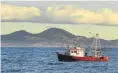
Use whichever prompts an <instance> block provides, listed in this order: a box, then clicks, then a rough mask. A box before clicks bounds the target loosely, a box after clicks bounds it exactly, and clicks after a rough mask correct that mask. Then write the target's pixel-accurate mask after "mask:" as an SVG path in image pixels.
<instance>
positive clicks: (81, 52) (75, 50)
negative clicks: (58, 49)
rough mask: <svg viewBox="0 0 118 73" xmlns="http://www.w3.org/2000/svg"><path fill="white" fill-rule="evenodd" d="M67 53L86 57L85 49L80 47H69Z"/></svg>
mask: <svg viewBox="0 0 118 73" xmlns="http://www.w3.org/2000/svg"><path fill="white" fill-rule="evenodd" d="M67 53H68V54H69V55H70V56H79V57H84V49H83V48H80V47H69V49H68V51H67Z"/></svg>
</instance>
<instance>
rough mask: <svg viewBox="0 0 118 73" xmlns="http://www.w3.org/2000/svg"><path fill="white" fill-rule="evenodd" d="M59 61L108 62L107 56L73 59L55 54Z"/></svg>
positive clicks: (73, 57)
mask: <svg viewBox="0 0 118 73" xmlns="http://www.w3.org/2000/svg"><path fill="white" fill-rule="evenodd" d="M57 56H58V60H59V61H104V62H107V61H108V57H107V56H103V57H92V56H84V57H75V56H68V55H63V54H59V53H57Z"/></svg>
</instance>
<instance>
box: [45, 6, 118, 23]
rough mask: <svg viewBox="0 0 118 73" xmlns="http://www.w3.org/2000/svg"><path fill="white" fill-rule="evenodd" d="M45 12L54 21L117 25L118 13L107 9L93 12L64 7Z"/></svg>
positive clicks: (52, 8) (51, 8)
mask: <svg viewBox="0 0 118 73" xmlns="http://www.w3.org/2000/svg"><path fill="white" fill-rule="evenodd" d="M47 12H48V15H50V16H51V17H53V18H54V19H56V20H71V21H72V22H74V23H86V24H113V25H118V12H113V11H112V10H110V9H108V8H103V9H101V10H98V11H96V12H95V11H90V10H85V9H81V8H78V9H77V8H74V7H73V6H71V5H66V6H62V7H48V9H47Z"/></svg>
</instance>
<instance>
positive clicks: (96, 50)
mask: <svg viewBox="0 0 118 73" xmlns="http://www.w3.org/2000/svg"><path fill="white" fill-rule="evenodd" d="M90 34H91V32H90ZM91 35H92V34H91ZM92 36H93V35H92ZM98 36H99V34H98V33H96V34H95V35H94V36H93V42H92V46H91V47H92V48H91V55H92V56H95V57H98V56H101V45H100V39H99V38H98Z"/></svg>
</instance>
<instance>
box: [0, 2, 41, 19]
mask: <svg viewBox="0 0 118 73" xmlns="http://www.w3.org/2000/svg"><path fill="white" fill-rule="evenodd" d="M40 15H41V13H40V10H39V9H38V8H36V7H34V6H31V7H25V6H12V5H9V4H1V18H2V20H28V19H32V18H33V17H38V16H40Z"/></svg>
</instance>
